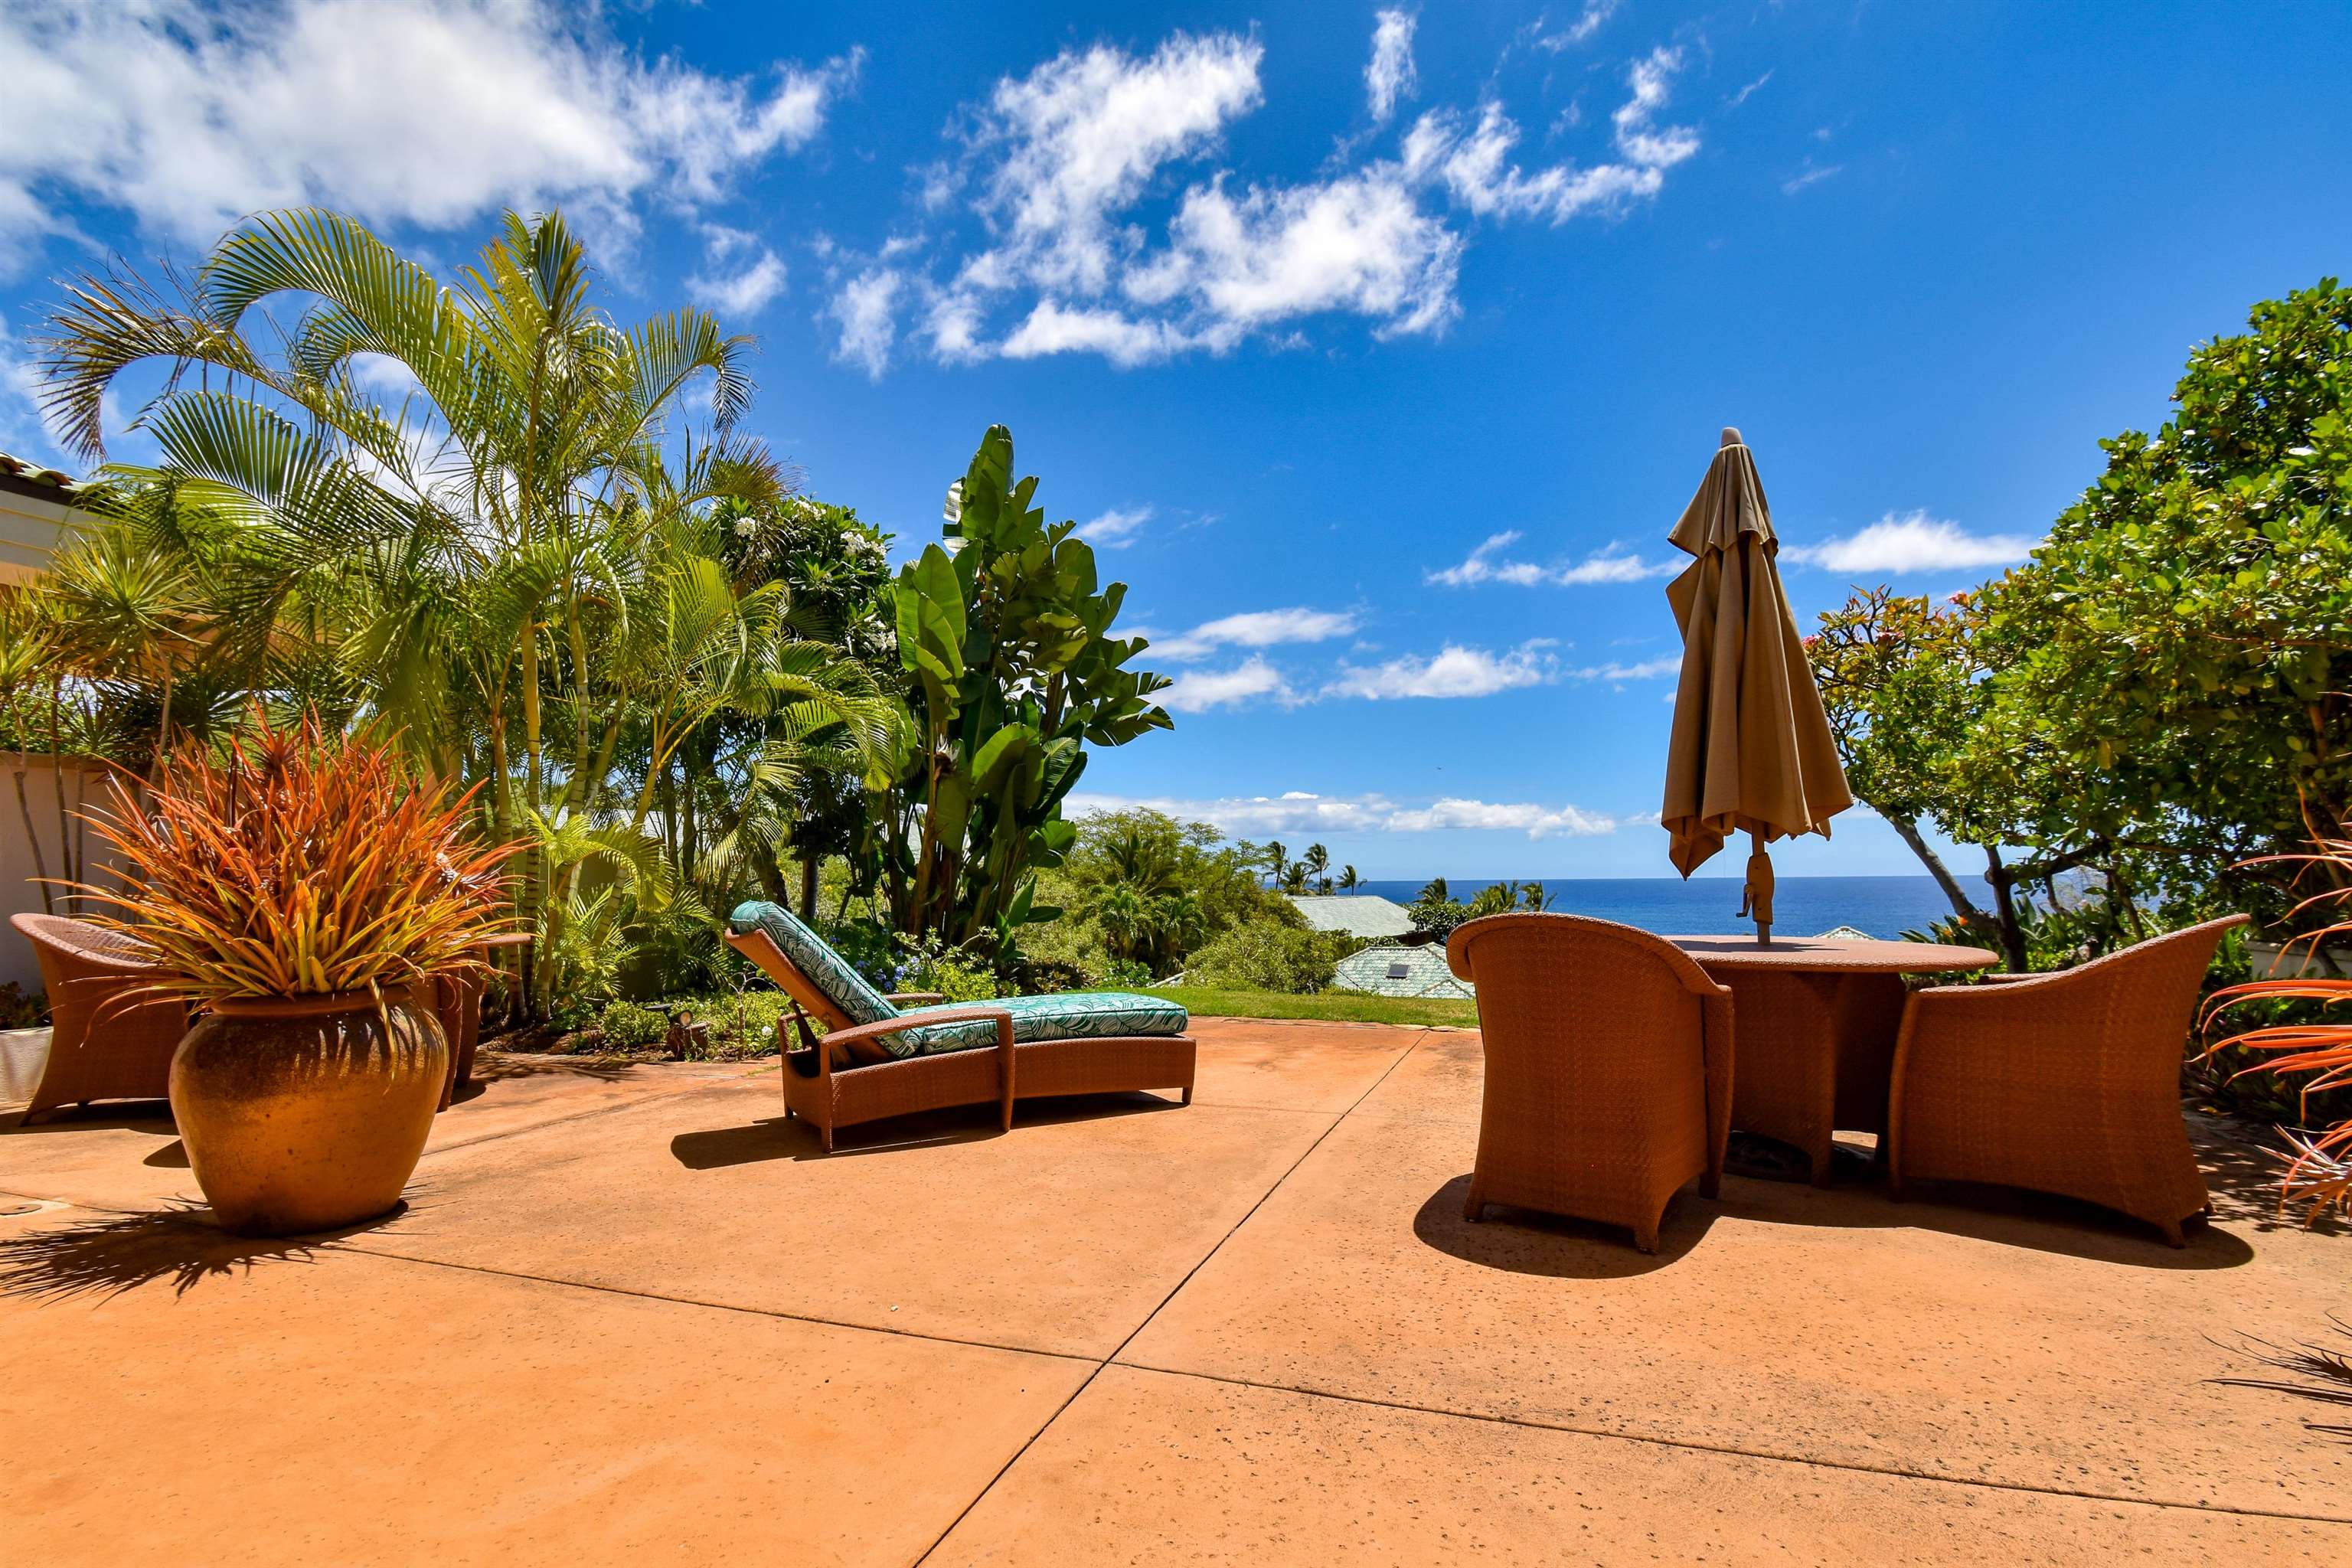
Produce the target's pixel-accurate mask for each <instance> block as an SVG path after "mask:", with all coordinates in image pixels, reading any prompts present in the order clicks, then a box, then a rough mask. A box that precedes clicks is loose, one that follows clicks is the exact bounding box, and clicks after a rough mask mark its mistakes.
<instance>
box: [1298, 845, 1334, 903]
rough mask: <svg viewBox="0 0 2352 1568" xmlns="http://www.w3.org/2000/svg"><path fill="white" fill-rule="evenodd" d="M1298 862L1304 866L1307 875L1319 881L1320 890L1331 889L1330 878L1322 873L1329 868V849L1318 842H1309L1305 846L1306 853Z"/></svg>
mask: <svg viewBox="0 0 2352 1568" xmlns="http://www.w3.org/2000/svg"><path fill="white" fill-rule="evenodd" d="M1299 864H1300V865H1301V866H1303V867H1305V868H1306V870H1307V876H1309V877H1311V878H1314V879H1318V881H1319V882H1320V884H1321V890H1322V891H1324V892H1326V893H1328V892H1329V891H1330V890H1331V879H1330V878H1329V877H1328V876H1326V875H1324V873H1325V872H1327V871H1328V870H1330V869H1331V851H1329V850H1328V849H1326V848H1324V847H1323V846H1321V845H1320V844H1309V845H1308V846H1307V854H1306V856H1305V858H1302V859H1301V860H1300V861H1299Z"/></svg>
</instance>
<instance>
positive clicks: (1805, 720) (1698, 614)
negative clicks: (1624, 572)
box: [1660, 429, 1853, 942]
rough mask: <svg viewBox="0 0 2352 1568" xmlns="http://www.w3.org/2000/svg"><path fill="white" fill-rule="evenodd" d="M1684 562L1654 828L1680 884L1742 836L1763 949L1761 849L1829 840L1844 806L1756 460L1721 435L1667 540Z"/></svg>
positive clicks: (1765, 885)
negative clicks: (1806, 836)
mask: <svg viewBox="0 0 2352 1568" xmlns="http://www.w3.org/2000/svg"><path fill="white" fill-rule="evenodd" d="M1667 539H1668V540H1669V542H1672V543H1673V544H1674V546H1675V548H1676V549H1678V550H1681V551H1684V552H1686V553H1688V554H1689V555H1691V556H1692V557H1693V558H1694V559H1693V560H1692V562H1691V564H1690V565H1689V566H1688V567H1687V568H1686V569H1685V571H1684V572H1683V574H1682V575H1681V576H1679V577H1677V578H1675V580H1674V582H1672V583H1671V584H1668V585H1667V587H1666V599H1667V602H1668V603H1669V604H1671V605H1673V606H1674V610H1675V622H1676V623H1677V624H1678V625H1679V626H1681V628H1682V634H1683V670H1682V682H1681V684H1680V685H1679V686H1677V687H1676V688H1675V727H1674V738H1673V740H1672V742H1671V743H1670V744H1669V747H1668V750H1667V752H1666V798H1665V805H1664V810H1663V811H1662V812H1661V814H1660V815H1661V821H1662V825H1663V826H1664V828H1665V830H1666V831H1667V833H1669V834H1670V835H1672V836H1673V844H1672V846H1671V847H1670V849H1669V851H1668V853H1669V854H1670V855H1671V856H1672V858H1673V859H1674V863H1675V869H1676V870H1678V871H1680V872H1681V873H1682V874H1683V875H1684V876H1685V878H1687V877H1688V876H1689V875H1690V874H1691V873H1692V872H1693V871H1696V870H1697V869H1698V868H1699V867H1700V866H1702V865H1703V864H1705V863H1706V860H1707V858H1709V857H1711V856H1712V855H1714V854H1715V852H1716V851H1717V850H1718V849H1720V848H1722V847H1723V841H1724V839H1725V838H1726V837H1728V836H1730V835H1731V834H1733V833H1736V832H1746V833H1748V834H1749V835H1751V836H1752V837H1753V840H1754V850H1753V852H1752V853H1751V854H1750V855H1749V856H1748V890H1747V896H1746V897H1745V898H1744V899H1742V900H1741V901H1740V910H1739V912H1740V913H1741V914H1742V915H1745V916H1748V917H1751V918H1752V919H1754V921H1756V940H1757V941H1758V942H1770V941H1771V938H1772V861H1771V858H1769V856H1768V855H1767V854H1766V853H1765V848H1764V847H1765V846H1766V845H1768V844H1769V843H1770V842H1771V841H1772V840H1773V839H1775V838H1793V837H1796V836H1797V835H1798V834H1801V833H1818V834H1820V835H1821V836H1822V837H1824V838H1826V837H1829V831H1830V826H1829V825H1830V818H1831V817H1832V816H1836V815H1837V814H1838V813H1839V812H1841V811H1843V810H1844V809H1845V808H1846V807H1847V806H1849V805H1853V795H1850V794H1849V793H1847V790H1846V786H1845V770H1844V769H1843V768H1841V767H1840V766H1839V765H1838V754H1837V743H1836V742H1835V741H1833V740H1832V738H1831V736H1830V724H1829V718H1828V716H1827V715H1826V714H1824V713H1823V712H1822V696H1821V693H1820V691H1819V690H1817V689H1815V688H1814V686H1813V674H1812V668H1811V666H1810V665H1808V664H1807V663H1806V662H1805V648H1804V641H1803V639H1802V638H1801V637H1799V636H1798V633H1797V618H1796V616H1794V615H1792V614H1790V610H1789V598H1788V595H1786V594H1785V593H1783V592H1782V591H1781V588H1780V567H1779V566H1778V565H1777V564H1775V563H1774V559H1773V558H1774V557H1775V556H1776V555H1778V554H1779V553H1780V540H1779V539H1778V538H1777V537H1775V536H1774V534H1773V532H1772V512H1771V509H1770V508H1769V506H1768V505H1767V504H1766V502H1765V500H1764V485H1763V481H1762V480H1760V479H1758V478H1757V476H1756V458H1755V457H1754V455H1753V454H1752V453H1750V452H1749V451H1748V447H1747V444H1746V443H1745V442H1743V441H1741V440H1740V438H1739V432H1738V431H1737V430H1733V429H1726V430H1725V431H1724V433H1723V445H1722V447H1721V448H1720V449H1719V450H1717V453H1716V454H1715V461H1714V462H1713V463H1712V464H1710V465H1709V466H1708V468H1707V470H1706V479H1704V480H1702V481H1701V482H1700V484H1699V487H1698V493H1697V494H1696V495H1695V496H1693V497H1692V498H1691V503H1690V505H1689V507H1688V508H1687V509H1685V510H1684V512H1683V519H1682V521H1680V522H1678V523H1676V524H1675V531H1674V532H1672V533H1671V534H1669V535H1667Z"/></svg>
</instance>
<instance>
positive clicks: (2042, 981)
mask: <svg viewBox="0 0 2352 1568" xmlns="http://www.w3.org/2000/svg"><path fill="white" fill-rule="evenodd" d="M2245 919H2246V917H2245V916H2243V915H2231V917H2229V918H2228V919H2226V920H2218V921H2206V922H2205V923H2204V924H2203V925H2196V926H2190V927H2189V928H2188V929H2187V930H2185V931H2174V932H2173V933H2172V934H2171V935H2169V936H2160V937H2158V938H2157V939H2155V940H2154V941H2153V942H2141V943H2140V944H2139V945H2138V946H2137V947H2131V948H2126V949H2125V950H2124V951H2123V952H2116V953H2110V954H2109V955H2108V956H2106V957H2105V958H2101V959H2095V960H2094V961H2092V962H2091V963H2085V964H2084V965H2082V966H2081V967H2079V968H2076V969H2069V970H2063V971H2060V972H2059V973H2053V974H2037V975H2032V976H2030V977H2021V978H2019V979H2016V980H2013V981H2010V982H2008V983H2006V984H2000V985H1947V986H1937V987H1934V988H1931V989H1928V990H1925V991H1920V992H1916V993H1915V994H1913V995H1912V997H1911V999H1910V1003H1909V1005H1907V1006H1906V1008H1905V1009H1904V1013H1903V1028H1902V1033H1901V1034H1900V1035H1899V1036H1898V1037H1897V1038H1896V1040H1895V1082H1894V1089H1893V1092H1892V1094H1891V1095H1890V1097H1889V1099H1888V1103H1887V1148H1886V1173H1887V1184H1888V1189H1889V1191H1890V1192H1892V1193H1893V1194H1894V1195H1895V1196H1896V1197H1898V1198H1899V1197H1901V1196H1903V1195H1904V1191H1905V1189H1906V1186H1908V1184H1911V1183H1913V1182H1919V1181H1934V1180H1944V1181H1958V1182H1985V1183H1989V1184H1995V1185H1999V1186H2008V1187H2026V1188H2031V1189H2032V1190H2033V1191H2036V1192H2044V1193H2057V1194H2063V1195H2064V1196H2067V1197H2074V1198H2082V1199H2085V1200H2087V1201H2088V1202H2091V1203H2095V1204H2100V1205H2105V1207H2107V1208H2111V1209H2115V1210H2116V1211H2118V1212H2120V1213H2123V1214H2126V1215H2131V1216H2133V1217H2134V1218H2136V1219H2142V1220H2146V1221H2147V1223H2148V1224H2150V1225H2153V1226H2156V1227H2157V1228H2158V1230H2160V1231H2162V1232H2163V1233H2164V1238H2165V1240H2167V1241H2168V1242H2170V1243H2171V1244H2172V1245H2173V1246H2175V1247H2180V1246H2183V1245H2185V1240H2184V1238H2183V1237H2182V1235H2181V1230H2180V1223H2181V1221H2182V1220H2183V1219H2185V1218H2188V1217H2190V1216H2192V1215H2197V1214H2199V1213H2200V1212H2201V1211H2202V1210H2203V1209H2204V1208H2205V1206H2206V1194H2205V1180H2204V1177H2203V1176H2202V1175H2201V1174H2200V1173H2199V1172H2198V1169H2197V1158H2196V1156H2195V1155H2194V1154H2193V1153H2191V1152H2189V1134H2188V1131H2187V1130H2186V1129H2185V1128H2184V1127H2183V1126H2182V1125H2181V1119H2180V1060H2181V1054H2182V1050H2183V1047H2184V1046H2185V1044H2186V1042H2187V1040H2188V1036H2189V1026H2190V1023H2191V1021H2192V1020H2193V1018H2194V1016H2195V1014H2196V1010H2197V994H2198V988H2199V985H2200V983H2201V982H2202V981H2203V979H2204V977H2205V970H2206V966H2207V965H2208V964H2210V963H2211V962H2212V959H2213V951H2214V949H2215V948H2216V947H2218V946H2219V945H2220V944H2221V933H2222V932H2224V931H2228V930H2229V929H2230V928H2231V926H2234V925H2239V924H2242V923H2243V922H2244V921H2245Z"/></svg>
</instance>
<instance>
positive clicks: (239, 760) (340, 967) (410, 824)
mask: <svg viewBox="0 0 2352 1568" xmlns="http://www.w3.org/2000/svg"><path fill="white" fill-rule="evenodd" d="M256 720H257V722H256V725H255V728H254V730H253V731H252V733H251V734H249V735H247V736H244V737H240V738H238V739H236V740H234V741H232V742H229V743H228V745H227V746H226V750H225V752H224V753H223V754H222V755H220V756H218V757H215V756H214V755H212V754H211V753H209V752H205V750H204V749H202V748H201V747H197V746H194V745H191V746H187V747H184V748H182V749H181V750H180V751H179V752H176V753H174V754H173V756H172V757H171V759H170V760H169V761H168V762H167V763H165V764H164V767H163V774H162V777H161V779H160V780H159V781H158V782H157V784H155V786H154V787H153V788H152V790H150V791H148V792H147V794H146V798H145V800H144V801H143V802H142V800H141V798H140V796H139V794H138V793H137V792H135V791H134V790H133V789H132V788H131V785H129V784H126V783H124V782H123V781H122V780H121V779H116V780H114V781H113V782H112V789H111V795H112V800H111V809H110V810H109V811H104V812H96V813H92V814H91V815H90V816H89V822H90V826H92V827H93V828H94V829H95V830H96V831H97V832H98V833H99V834H100V836H101V837H104V838H105V839H106V840H107V842H108V843H110V844H111V845H112V846H113V847H114V848H115V850H116V851H117V852H118V854H119V856H120V858H121V863H122V866H123V872H122V886H121V889H120V890H110V889H100V888H84V889H82V891H83V892H84V893H85V894H87V895H89V896H90V897H93V898H96V899H99V900H103V901H104V902H106V903H107V904H109V905H110V906H112V907H113V908H115V909H116V910H120V911H121V913H119V914H114V915H105V916H100V917H99V921H100V923H101V924H104V925H108V926H110V927H112V928H113V929H115V930H117V931H124V932H127V933H129V934H131V935H132V936H135V937H137V938H139V939H140V940H141V941H142V942H146V943H147V944H149V945H150V946H151V947H152V948H153V949H154V950H155V952H156V956H157V959H158V961H159V963H160V964H161V965H162V967H163V969H164V970H166V971H168V973H167V974H166V975H165V976H164V977H163V978H162V979H160V980H158V981H157V982H156V983H155V984H156V985H157V987H158V988H159V989H162V990H166V991H172V992H176V993H178V994H183V995H185V996H187V997H189V998H191V999H193V1000H195V1001H198V1002H205V1001H214V1000H218V999H222V998H226V997H244V996H302V995H320V994H335V993H341V992H351V991H374V992H377V993H379V994H380V993H382V992H383V991H384V990H386V989H389V988H393V987H397V986H404V985H410V984H418V983H421V982H423V981H425V980H426V979H428V978H430V977H431V976H433V975H435V974H438V973H447V972H449V971H451V970H455V969H459V968H463V967H466V966H468V965H471V964H474V963H476V962H477V961H476V960H475V958H474V956H473V955H474V952H475V950H476V948H477V947H478V944H480V943H481V942H483V941H484V939H486V938H487V937H489V936H491V935H493V934H495V933H496V931H497V930H498V929H499V910H500V908H501V906H502V905H503V904H504V901H505V899H506V889H505V887H504V885H503V879H502V878H501V876H500V873H499V868H500V866H501V864H502V863H503V862H504V861H505V860H506V859H507V858H508V857H509V855H511V854H513V853H514V852H515V850H516V849H517V848H518V847H520V846H519V845H515V844H506V845H495V846H488V847H485V846H483V845H481V844H479V843H478V842H476V841H475V838H474V835H473V832H472V828H471V826H470V824H471V813H470V811H469V808H468V807H469V802H468V798H467V796H462V795H455V794H454V793H453V792H452V791H451V790H450V789H449V788H448V787H446V785H440V784H435V783H433V782H431V781H429V780H424V779H419V778H417V777H416V776H415V775H414V774H412V773H410V772H409V771H408V769H407V767H406V766H405V765H404V763H403V761H402V759H401V757H400V755H399V754H398V753H397V752H395V751H394V748H393V746H392V745H391V744H390V743H389V742H384V741H382V740H375V739H370V738H367V737H357V738H352V739H349V740H343V739H339V738H331V737H329V736H327V735H326V734H324V733H322V732H321V730H320V724H319V722H318V720H317V718H316V716H315V715H309V714H306V715H304V716H303V718H302V719H301V720H300V721H298V722H297V723H294V724H291V725H286V726H278V727H274V726H272V725H270V724H269V723H268V721H266V720H263V719H261V718H260V716H259V715H258V714H257V715H256Z"/></svg>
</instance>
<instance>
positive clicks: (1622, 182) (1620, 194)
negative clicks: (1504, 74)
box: [1404, 49, 1699, 224]
mask: <svg viewBox="0 0 2352 1568" xmlns="http://www.w3.org/2000/svg"><path fill="white" fill-rule="evenodd" d="M1681 65H1682V57H1681V55H1680V53H1679V52H1678V51H1675V50H1672V49H1657V50H1654V51H1653V52H1652V53H1651V54H1649V55H1647V56H1645V57H1644V58H1641V59H1638V60H1635V61H1634V62H1633V66H1632V67H1631V68H1629V69H1628V71H1627V72H1626V85H1627V86H1628V88H1629V89H1631V94H1632V95H1631V96H1630V97H1629V98H1627V100H1625V102H1624V103H1623V104H1622V106H1621V107H1620V108H1619V109H1618V110H1617V111H1616V112H1615V113H1614V114H1612V116H1611V117H1610V124H1611V127H1612V132H1611V133H1612V139H1613V140H1614V142H1615V144H1616V147H1617V151H1618V153H1619V155H1620V156H1621V157H1622V158H1623V159H1624V160H1625V161H1624V162H1623V163H1596V164H1593V165H1591V167H1589V168H1582V169H1580V168H1575V167H1573V166H1571V165H1570V164H1566V163H1558V164H1554V165H1552V166H1551V167H1550V168H1548V169H1541V170H1538V171H1537V172H1536V173H1534V174H1528V173H1526V172H1525V171H1524V170H1522V169H1521V168H1520V167H1519V165H1518V164H1517V163H1510V162H1508V160H1509V158H1510V154H1511V150H1512V148H1514V147H1516V146H1517V144H1518V141H1519V127H1518V124H1517V121H1513V120H1512V119H1511V117H1510V116H1509V115H1508V114H1507V113H1505V112H1504V111H1503V106H1502V105H1501V104H1499V103H1496V102H1493V101H1489V102H1487V103H1485V104H1482V105H1481V106H1480V107H1479V110H1478V123H1477V125H1476V126H1475V128H1474V129H1471V130H1469V131H1466V132H1465V130H1464V129H1463V128H1462V121H1461V118H1460V116H1459V115H1457V114H1455V113H1454V111H1453V110H1432V111H1430V112H1429V113H1427V114H1424V115H1423V116H1422V117H1421V119H1420V120H1419V121H1416V122H1415V123H1414V125H1413V128H1412V132H1411V134H1409V135H1408V136H1407V137H1406V138H1405V143H1404V168H1405V172H1406V174H1408V175H1410V176H1412V177H1414V178H1418V179H1429V180H1435V181H1437V182H1439V183H1440V184H1444V187H1445V189H1446V191H1447V193H1448V194H1449V195H1452V196H1453V198H1454V200H1455V201H1456V202H1457V203H1459V204H1460V205H1463V206H1465V207H1466V208H1468V209H1469V210H1470V211H1471V212H1472V213H1474V214H1475V215H1476V216H1480V217H1494V216H1500V217H1549V218H1550V219H1551V221H1552V222H1553V223H1554V224H1561V223H1566V222H1567V221H1568V220H1569V219H1570V218H1571V217H1575V216H1578V215H1579V214H1581V213H1585V212H1591V211H1601V212H1611V211H1615V210H1618V209H1620V208H1622V206H1624V205H1625V204H1626V203H1628V202H1631V201H1634V200H1638V199H1642V198H1646V197H1650V196H1654V195H1657V194H1658V192H1659V191H1660V190H1661V189H1663V188H1664V184H1665V172H1666V171H1667V170H1668V169H1670V168H1672V167H1674V166H1675V164H1677V163H1682V162H1684V161H1685V159H1688V158H1690V157H1692V156H1693V155H1694V154H1696V153H1697V152H1698V146H1699V142H1698V135H1697V133H1696V132H1693V131H1690V130H1687V129H1685V128H1684V127H1681V126H1665V127H1660V126H1657V125H1655V124H1654V123H1653V118H1654V115H1655V113H1656V111H1657V110H1658V109H1660V108H1661V107H1662V106H1663V105H1664V103H1665V100H1666V96H1667V90H1668V88H1669V86H1670V84H1671V82H1672V80H1673V78H1674V74H1675V71H1676V70H1678V69H1679V68H1681Z"/></svg>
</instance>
